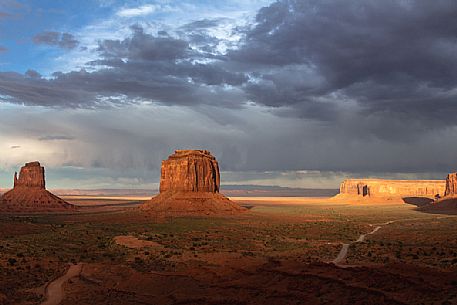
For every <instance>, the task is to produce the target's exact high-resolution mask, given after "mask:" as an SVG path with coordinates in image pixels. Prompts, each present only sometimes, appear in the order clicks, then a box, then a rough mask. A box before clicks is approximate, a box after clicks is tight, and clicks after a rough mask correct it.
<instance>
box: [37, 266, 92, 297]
mask: <svg viewBox="0 0 457 305" xmlns="http://www.w3.org/2000/svg"><path fill="white" fill-rule="evenodd" d="M82 269H83V264H82V263H79V264H77V265H71V266H70V268H68V270H67V272H66V273H65V274H64V275H62V276H61V277H59V278H58V279H56V280H54V281H52V282H50V283H49V284H48V285H47V286H46V301H44V302H43V303H41V305H59V304H60V302H62V300H63V297H64V295H65V293H64V291H63V284H65V283H66V282H67V281H68V280H69V279H71V278H74V277H77V276H79V275H80V274H81V271H82Z"/></svg>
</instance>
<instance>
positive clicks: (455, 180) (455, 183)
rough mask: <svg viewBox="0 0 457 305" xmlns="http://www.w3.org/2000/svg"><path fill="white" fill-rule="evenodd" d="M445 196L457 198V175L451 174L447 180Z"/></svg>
mask: <svg viewBox="0 0 457 305" xmlns="http://www.w3.org/2000/svg"><path fill="white" fill-rule="evenodd" d="M444 195H445V196H457V173H451V174H449V175H447V178H446V192H445V193H444Z"/></svg>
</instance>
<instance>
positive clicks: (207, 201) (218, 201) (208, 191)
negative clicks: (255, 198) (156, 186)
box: [142, 150, 245, 215]
mask: <svg viewBox="0 0 457 305" xmlns="http://www.w3.org/2000/svg"><path fill="white" fill-rule="evenodd" d="M219 189H220V173H219V164H218V162H217V161H216V158H215V157H214V156H213V155H211V153H210V152H209V151H207V150H176V151H175V153H174V154H173V155H171V156H170V157H169V158H168V159H167V160H164V161H162V168H161V177H160V194H159V195H157V196H156V197H154V198H152V199H151V200H150V201H148V202H146V203H145V204H144V205H143V206H142V209H143V210H146V211H152V212H155V213H158V214H164V215H175V214H177V215H182V214H202V215H209V214H233V213H238V212H241V211H244V210H245V209H244V208H242V207H240V206H239V205H238V204H236V203H234V202H232V201H230V200H229V199H228V198H226V197H225V196H223V195H221V194H220V193H219Z"/></svg>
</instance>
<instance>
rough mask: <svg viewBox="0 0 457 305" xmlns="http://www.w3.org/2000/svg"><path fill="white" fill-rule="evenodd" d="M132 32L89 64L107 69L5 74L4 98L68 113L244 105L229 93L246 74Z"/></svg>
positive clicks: (0, 79)
mask: <svg viewBox="0 0 457 305" xmlns="http://www.w3.org/2000/svg"><path fill="white" fill-rule="evenodd" d="M132 30H133V34H132V37H130V38H127V39H125V40H122V41H120V40H104V41H101V42H100V46H99V49H98V51H99V52H100V55H101V59H100V60H97V61H93V62H90V63H88V64H89V65H93V66H100V65H102V66H104V67H106V68H102V69H99V70H97V71H95V72H86V71H85V70H81V71H73V72H69V73H61V72H56V73H54V78H53V79H43V78H40V77H39V74H37V73H34V72H33V71H29V72H27V73H26V75H21V74H18V73H5V72H3V73H0V92H1V93H2V94H3V95H5V96H7V97H8V98H7V101H9V102H12V103H18V104H25V105H40V106H48V107H69V108H100V107H108V106H121V105H128V104H132V103H140V102H145V101H146V102H153V103H161V104H166V105H195V104H214V103H217V104H218V105H220V106H222V107H238V106H239V105H240V104H242V103H243V99H242V97H241V95H242V92H241V90H240V89H237V88H234V89H232V90H227V88H225V87H224V86H226V85H230V86H240V85H242V84H243V83H244V82H246V81H247V77H246V76H245V75H244V74H243V73H239V72H232V71H229V70H227V69H225V66H224V65H223V64H222V62H221V61H220V60H219V61H218V62H212V63H207V64H205V63H199V62H196V61H199V60H200V61H202V60H203V61H204V60H207V59H208V57H207V56H206V55H207V54H205V53H203V54H202V53H201V52H200V51H199V50H196V49H193V48H190V46H189V42H188V41H185V40H183V39H176V38H171V37H162V36H153V35H150V34H146V33H144V32H143V30H142V29H141V28H139V27H137V26H134V27H132ZM213 59H214V58H213ZM214 60H216V59H214Z"/></svg>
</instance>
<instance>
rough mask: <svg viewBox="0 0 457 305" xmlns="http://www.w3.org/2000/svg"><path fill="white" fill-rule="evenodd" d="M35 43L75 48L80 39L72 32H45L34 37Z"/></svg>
mask: <svg viewBox="0 0 457 305" xmlns="http://www.w3.org/2000/svg"><path fill="white" fill-rule="evenodd" d="M33 42H34V43H35V44H44V45H50V46H56V47H59V48H62V49H74V48H76V47H77V46H78V44H79V41H78V40H76V39H75V37H74V36H73V35H72V34H69V33H60V32H43V33H39V34H37V35H35V36H34V37H33Z"/></svg>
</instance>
